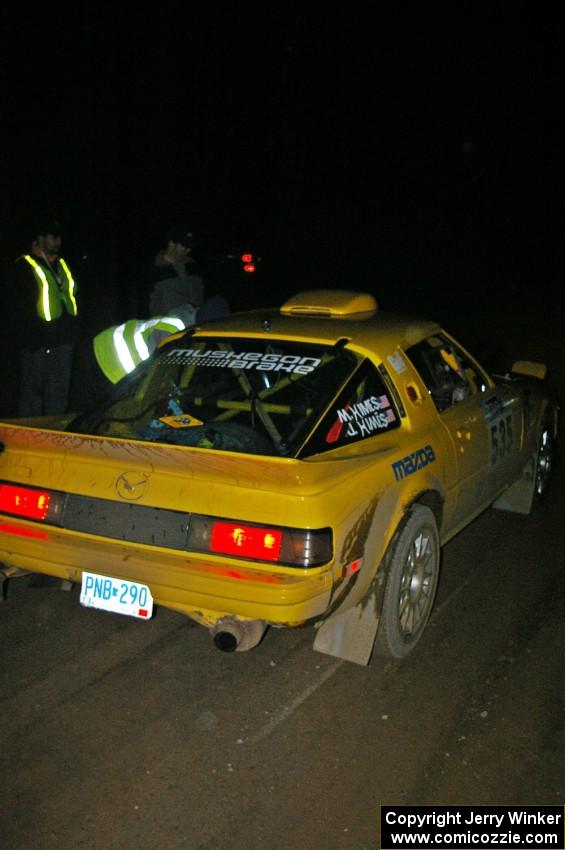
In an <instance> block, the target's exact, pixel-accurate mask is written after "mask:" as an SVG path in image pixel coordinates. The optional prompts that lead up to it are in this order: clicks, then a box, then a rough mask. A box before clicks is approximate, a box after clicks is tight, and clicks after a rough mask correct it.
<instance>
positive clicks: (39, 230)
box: [33, 218, 63, 236]
mask: <svg viewBox="0 0 565 850" xmlns="http://www.w3.org/2000/svg"><path fill="white" fill-rule="evenodd" d="M62 232H63V229H62V227H61V222H60V221H59V220H58V219H56V218H41V219H39V221H37V222H36V225H35V229H34V232H33V235H34V236H46V235H47V234H49V235H50V236H61V234H62Z"/></svg>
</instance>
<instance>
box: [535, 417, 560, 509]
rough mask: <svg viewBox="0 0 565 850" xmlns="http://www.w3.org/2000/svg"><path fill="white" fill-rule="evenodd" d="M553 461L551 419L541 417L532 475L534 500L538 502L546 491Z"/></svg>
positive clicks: (553, 446)
mask: <svg viewBox="0 0 565 850" xmlns="http://www.w3.org/2000/svg"><path fill="white" fill-rule="evenodd" d="M554 463H555V441H554V439H553V429H552V427H551V420H550V419H548V418H545V419H543V421H542V425H541V428H540V432H539V437H538V449H537V455H536V468H535V475H534V501H535V502H540V501H541V500H542V499H543V498H544V496H545V495H546V493H547V490H548V487H549V482H550V480H551V475H552V473H553V466H554Z"/></svg>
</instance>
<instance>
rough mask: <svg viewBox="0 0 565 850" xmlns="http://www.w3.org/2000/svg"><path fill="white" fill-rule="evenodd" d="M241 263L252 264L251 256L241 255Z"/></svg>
mask: <svg viewBox="0 0 565 850" xmlns="http://www.w3.org/2000/svg"><path fill="white" fill-rule="evenodd" d="M241 262H242V263H252V262H253V254H242V255H241Z"/></svg>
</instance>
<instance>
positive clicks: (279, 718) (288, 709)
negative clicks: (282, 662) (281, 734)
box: [248, 659, 345, 744]
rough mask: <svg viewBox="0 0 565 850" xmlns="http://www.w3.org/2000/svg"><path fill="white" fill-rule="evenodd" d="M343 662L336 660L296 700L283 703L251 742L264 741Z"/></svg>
mask: <svg viewBox="0 0 565 850" xmlns="http://www.w3.org/2000/svg"><path fill="white" fill-rule="evenodd" d="M342 664H345V661H344V660H343V659H340V660H339V661H336V662H335V664H332V665H331V666H330V667H328V668H327V669H326V670H324V672H323V673H322V674H321V675H320V676H318V678H317V679H314V681H313V682H311V684H310V685H308V687H307V688H305V689H304V690H303V691H302V693H300V694H299V695H298V696H297V697H296V699H295V700H293V701H292V702H291V703H290V705H283V707H282V708H281V710H280V711H279V712H278V713H277V714H275V715H274V717H272V718H271V719H270V720H269V722H268V723H266V724H265V726H263V727H262V728H261V729H260V730H259V732H258V733H257V734H256V735H254V736H253V737H252V738H248V741H249V743H250V744H256V743H258V742H259V741H262V740H263V739H264V738H266V737H267V736H268V735H270V734H271V732H273V731H274V730H275V729H276V728H277V726H280V725H281V723H284V721H285V720H288V718H289V717H290V716H291V715H292V714H294V712H295V711H296V709H297V708H300V706H301V705H302V703H303V702H305V700H307V699H308V697H310V696H312V694H313V693H314V692H315V691H317V690H318V688H320V687H321V686H322V685H323V684H324V682H326V681H327V680H328V679H330V678H331V677H332V676H333V674H334V673H337V671H338V670H339V668H340V667H341V665H342Z"/></svg>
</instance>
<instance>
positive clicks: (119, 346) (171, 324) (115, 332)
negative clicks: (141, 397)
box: [92, 316, 186, 384]
mask: <svg viewBox="0 0 565 850" xmlns="http://www.w3.org/2000/svg"><path fill="white" fill-rule="evenodd" d="M185 327H186V325H185V323H184V322H183V321H182V320H181V319H177V318H175V317H174V316H156V317H155V318H153V319H147V320H142V319H129V320H128V321H127V322H124V323H123V324H122V325H117V326H114V327H111V328H106V329H105V330H103V331H101V332H100V333H99V334H97V335H96V336H95V337H94V340H93V343H92V345H93V348H94V355H95V357H96V360H97V363H98V365H99V366H100V369H101V370H102V372H103V373H104V375H105V376H106V377H107V378H108V380H109V381H111V382H112V383H113V384H117V383H118V381H119V380H121V379H122V378H123V377H124V376H125V375H128V374H129V373H130V372H133V370H134V369H135V368H136V367H137V366H139V364H140V363H142V362H143V361H144V360H147V358H148V357H149V356H150V355H151V354H152V353H153V351H154V350H155V346H156V345H157V343H158V342H159V341H160V340H161V339H163V338H164V337H165V336H168V335H170V334H174V333H178V332H179V331H183V330H184V329H185Z"/></svg>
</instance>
